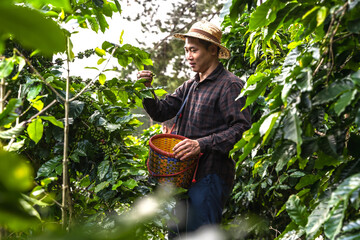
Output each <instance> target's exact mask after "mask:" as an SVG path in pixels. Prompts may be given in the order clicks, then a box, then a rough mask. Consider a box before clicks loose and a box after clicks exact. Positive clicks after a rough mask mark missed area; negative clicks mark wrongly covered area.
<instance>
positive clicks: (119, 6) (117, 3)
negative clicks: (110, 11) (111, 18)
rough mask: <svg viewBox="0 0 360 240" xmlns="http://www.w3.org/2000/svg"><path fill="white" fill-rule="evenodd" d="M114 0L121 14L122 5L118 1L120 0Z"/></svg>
mask: <svg viewBox="0 0 360 240" xmlns="http://www.w3.org/2000/svg"><path fill="white" fill-rule="evenodd" d="M114 2H115V4H116V8H117V10H118V11H119V13H120V14H121V5H120V3H119V1H118V0H114Z"/></svg>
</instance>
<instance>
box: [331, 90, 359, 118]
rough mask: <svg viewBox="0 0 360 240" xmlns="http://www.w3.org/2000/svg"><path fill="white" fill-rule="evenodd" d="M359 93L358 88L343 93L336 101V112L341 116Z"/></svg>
mask: <svg viewBox="0 0 360 240" xmlns="http://www.w3.org/2000/svg"><path fill="white" fill-rule="evenodd" d="M356 94H357V90H356V89H352V90H350V91H347V92H345V93H343V94H342V95H341V96H340V98H339V100H338V101H337V102H336V103H335V106H334V110H335V113H336V114H337V115H338V116H339V115H340V114H341V113H342V112H343V111H344V110H345V108H346V107H347V106H349V105H350V104H351V102H352V100H354V98H355V96H356Z"/></svg>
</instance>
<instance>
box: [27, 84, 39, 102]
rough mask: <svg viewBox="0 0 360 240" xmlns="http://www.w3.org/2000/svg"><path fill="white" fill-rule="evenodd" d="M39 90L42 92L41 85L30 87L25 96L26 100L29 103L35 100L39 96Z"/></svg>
mask: <svg viewBox="0 0 360 240" xmlns="http://www.w3.org/2000/svg"><path fill="white" fill-rule="evenodd" d="M41 90H42V85H41V84H37V85H34V86H31V88H30V90H29V92H28V94H27V97H26V99H27V100H28V101H31V100H33V99H35V98H36V97H37V96H38V95H39V93H40V92H41Z"/></svg>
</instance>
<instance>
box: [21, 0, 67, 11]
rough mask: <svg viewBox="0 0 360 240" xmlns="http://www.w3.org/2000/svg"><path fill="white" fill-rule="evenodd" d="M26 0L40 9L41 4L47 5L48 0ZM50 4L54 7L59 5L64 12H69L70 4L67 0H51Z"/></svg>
mask: <svg viewBox="0 0 360 240" xmlns="http://www.w3.org/2000/svg"><path fill="white" fill-rule="evenodd" d="M27 1H28V2H31V4H32V5H33V6H34V7H35V8H39V9H41V7H42V6H43V5H49V1H48V0H27ZM51 5H52V6H54V7H59V8H62V9H64V10H65V11H66V12H71V11H72V9H71V5H70V2H69V0H51Z"/></svg>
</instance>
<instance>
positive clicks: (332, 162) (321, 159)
mask: <svg viewBox="0 0 360 240" xmlns="http://www.w3.org/2000/svg"><path fill="white" fill-rule="evenodd" d="M317 155H318V158H317V159H316V160H315V165H314V168H315V169H323V168H324V167H325V166H338V165H339V164H340V163H341V160H338V159H336V158H334V157H332V156H329V155H326V154H325V153H323V151H318V153H317Z"/></svg>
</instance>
